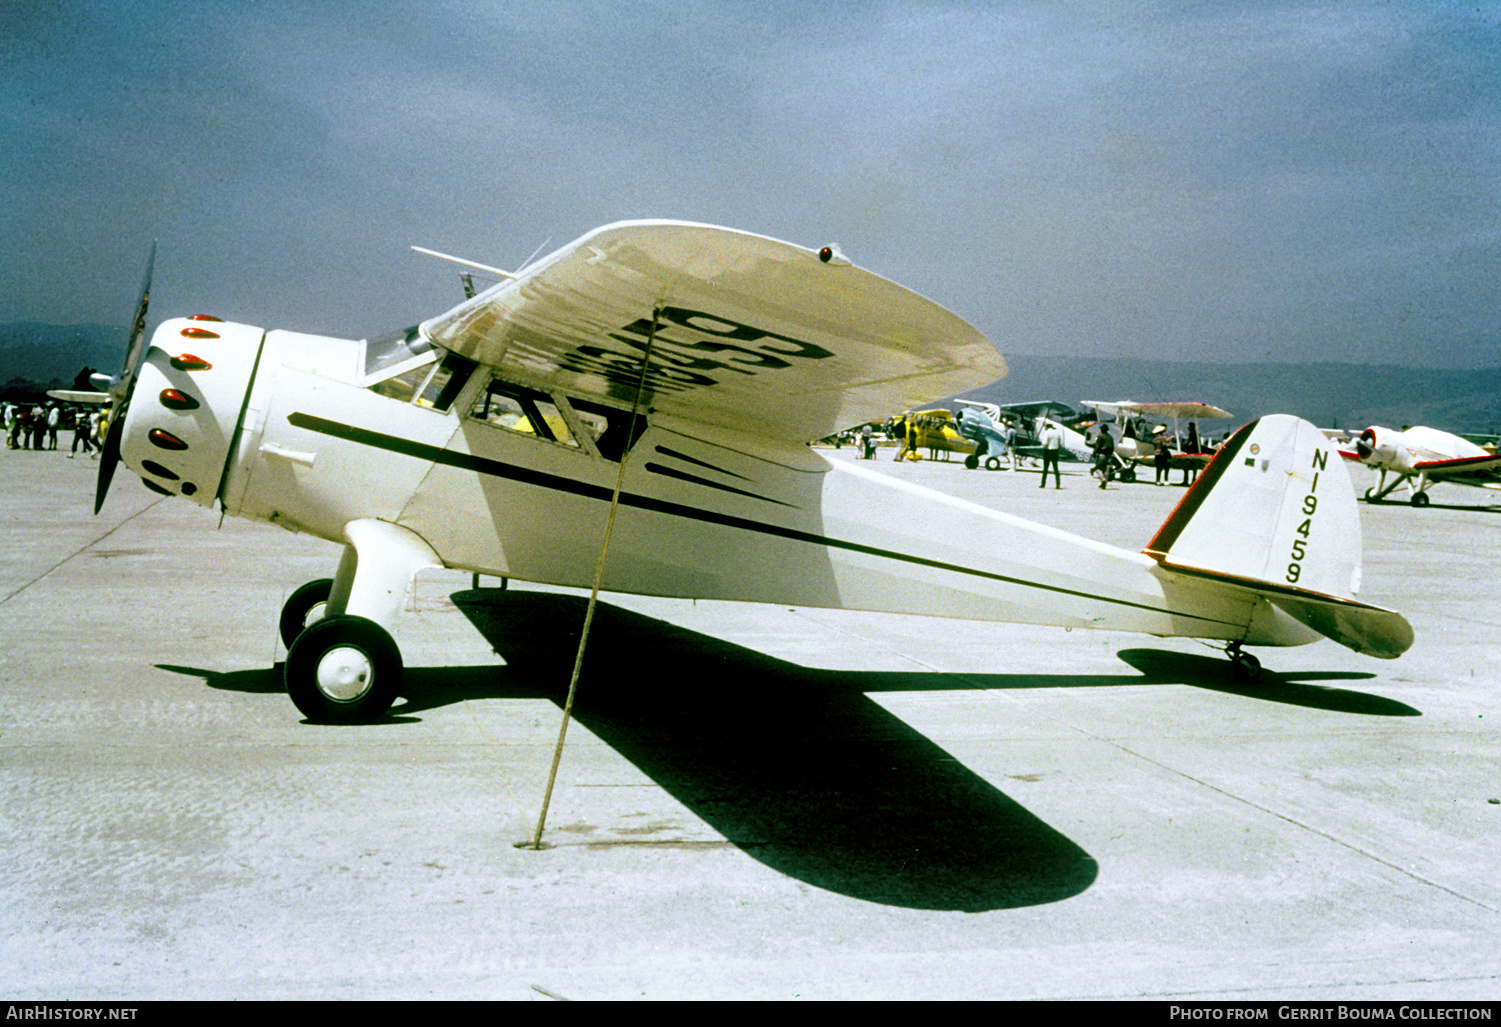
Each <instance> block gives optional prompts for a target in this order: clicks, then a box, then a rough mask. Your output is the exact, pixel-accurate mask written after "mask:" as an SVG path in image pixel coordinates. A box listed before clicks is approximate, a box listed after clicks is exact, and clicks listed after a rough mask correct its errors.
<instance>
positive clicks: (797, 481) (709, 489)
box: [122, 321, 1319, 645]
mask: <svg viewBox="0 0 1501 1027" xmlns="http://www.w3.org/2000/svg"><path fill="white" fill-rule="evenodd" d="M200 327H201V326H200V325H199V324H198V323H197V322H188V321H172V322H167V323H166V324H164V325H162V326H161V328H159V329H158V330H157V333H156V335H155V337H154V338H153V345H152V348H151V350H150V352H149V353H148V356H147V359H146V361H145V365H144V367H143V370H142V375H141V378H140V380H139V383H138V386H137V389H136V394H135V397H134V399H133V400H132V402H131V406H130V410H129V414H128V417H127V421H126V425H125V441H124V443H123V445H122V455H123V458H124V459H125V461H126V462H127V463H128V464H129V465H130V466H131V467H132V468H133V469H135V470H136V471H137V472H138V473H141V474H142V476H143V477H145V478H147V480H148V482H149V483H151V484H152V485H153V486H154V487H156V488H159V489H161V490H164V491H168V492H175V493H180V494H185V495H187V496H188V498H191V499H194V500H195V501H197V502H200V503H201V504H203V505H210V504H212V503H213V502H214V501H215V500H216V499H217V500H218V501H219V502H220V503H222V505H223V507H224V509H225V511H226V512H228V513H230V514H233V515H237V516H242V517H249V518H254V519H258V520H264V521H268V522H271V523H274V524H278V525H281V526H283V527H285V528H288V529H291V530H295V531H301V532H308V533H311V534H313V535H316V536H319V537H322V538H325V539H329V540H330V541H334V542H340V541H341V540H342V539H343V537H344V531H345V526H346V525H347V524H349V523H351V522H353V521H357V520H361V519H375V520H379V521H384V522H388V523H390V524H394V525H398V526H400V527H402V528H404V529H407V530H409V531H411V532H413V533H415V534H416V535H418V536H420V537H421V539H423V540H425V542H426V543H427V545H429V546H430V547H431V548H432V550H433V551H434V552H436V553H437V554H438V555H439V556H440V558H441V560H442V562H443V563H444V564H445V565H447V566H449V567H453V568H461V569H467V570H472V571H476V572H483V573H488V574H495V575H502V576H506V577H510V578H516V579H521V580H527V581H536V582H541V583H546V584H553V585H561V586H577V587H588V585H589V584H590V582H591V580H592V577H593V574H594V570H595V566H596V562H597V560H598V558H599V550H600V544H601V541H602V539H603V537H604V533H605V520H606V517H607V515H608V512H609V510H610V506H611V502H610V500H611V495H612V492H613V490H614V488H615V485H616V481H617V478H619V477H620V467H621V459H622V457H623V458H624V460H625V473H624V475H623V478H621V490H620V498H619V506H618V512H617V515H616V523H615V526H614V530H613V534H612V536H611V541H610V545H609V552H608V558H607V561H606V564H605V572H604V577H603V580H602V586H603V588H605V589H606V590H614V591H622V592H633V593H640V594H651V595H662V596H680V597H685V598H689V597H691V598H716V599H729V600H744V601H753V602H777V603H787V604H789V605H803V606H817V607H835V608H847V609H861V610H881V611H889V612H898V613H911V614H924V615H937V616H946V617H961V618H973V619H980V620H996V621H1008V622H1020V623H1036V624H1054V625H1063V626H1067V627H1089V628H1101V629H1111V630H1126V631H1136V632H1145V633H1148V634H1156V635H1186V636H1192V637H1200V638H1215V639H1226V640H1239V641H1244V642H1247V643H1251V644H1262V645H1294V644H1301V643H1304V642H1307V641H1311V640H1313V639H1314V638H1317V637H1319V636H1318V635H1317V634H1316V633H1314V632H1312V631H1311V630H1309V629H1308V628H1307V627H1305V626H1303V625H1302V624H1299V623H1297V622H1296V621H1294V620H1292V619H1291V618H1289V617H1288V616H1286V615H1285V614H1283V613H1281V612H1280V611H1279V610H1277V609H1276V608H1274V607H1272V606H1270V605H1268V604H1267V603H1265V602H1261V601H1260V600H1258V598H1257V597H1256V596H1255V595H1254V594H1251V593H1248V592H1246V591H1244V590H1240V589H1236V588H1232V587H1227V586H1221V585H1219V584H1217V583H1215V582H1209V581H1200V580H1192V579H1188V578H1184V577H1182V576H1179V575H1175V574H1172V573H1170V572H1168V571H1165V570H1164V569H1162V568H1161V567H1159V566H1158V564H1157V563H1156V562H1155V561H1154V560H1153V559H1151V558H1150V557H1148V556H1146V555H1144V554H1142V553H1137V552H1131V551H1127V550H1123V549H1119V548H1116V547H1113V546H1108V545H1105V544H1102V543H1098V542H1094V541H1091V540H1088V539H1084V538H1080V537H1078V536H1075V535H1071V534H1068V533H1066V532H1062V531H1058V530H1056V529H1053V528H1050V527H1046V526H1043V525H1039V524H1035V523H1032V522H1029V521H1026V520H1023V519H1021V518H1017V517H1013V516H1011V515H1008V514H1005V513H1003V512H1000V511H997V510H992V509H989V508H986V507H982V506H979V505H976V504H973V503H969V502H965V501H963V500H959V499H956V498H953V497H950V496H946V495H942V494H939V493H935V492H932V491H930V490H926V489H921V488H917V487H915V486H912V485H910V484H906V483H903V482H900V481H898V480H895V479H892V478H890V477H887V476H884V475H882V474H880V473H878V472H873V471H869V470H867V469H865V468H863V467H862V466H860V465H859V464H857V463H850V462H842V461H841V462H832V461H830V460H828V459H826V458H825V457H823V456H822V455H820V454H819V453H817V452H816V451H814V450H812V449H810V448H809V447H807V446H805V445H794V444H788V443H777V442H775V441H772V440H767V439H764V438H760V437H756V436H752V435H745V434H740V433H737V432H734V431H730V430H728V429H725V428H723V427H712V426H709V425H704V424H699V423H696V422H692V421H688V420H685V419H683V418H681V417H678V418H673V417H668V416H664V415H659V414H656V413H653V412H651V411H646V412H645V413H644V414H642V415H640V416H639V417H638V418H637V420H636V421H635V422H634V424H633V423H632V421H631V412H630V407H629V404H628V403H625V402H618V401H608V402H607V401H605V400H602V399H601V398H599V397H592V396H571V395H567V394H564V393H561V392H558V391H555V390H549V389H547V388H545V387H543V386H542V385H541V384H540V383H530V382H525V381H518V380H506V381H500V380H497V379H494V378H493V377H492V376H491V374H490V373H489V371H488V370H487V369H486V368H484V367H483V366H479V365H475V364H474V363H472V362H470V361H466V360H463V359H462V358H455V357H453V356H452V355H445V354H444V353H443V352H442V351H436V350H434V349H433V348H432V347H431V346H428V345H427V344H426V343H425V342H424V341H423V340H422V339H421V338H420V337H417V336H416V335H415V334H408V335H407V336H406V337H404V338H396V339H394V340H393V339H388V340H382V341H372V342H365V341H361V340H355V341H351V340H340V339H330V338H323V337H317V336H309V335H301V334H296V333H291V332H283V331H271V332H266V333H261V332H260V330H259V329H255V328H251V327H249V326H241V325H228V324H223V323H218V324H214V325H212V326H211V327H212V330H213V332H214V333H215V334H216V335H218V336H219V338H218V339H213V340H211V339H203V338H193V337H185V336H184V335H183V334H182V333H183V332H184V331H189V330H193V329H195V328H200ZM183 353H188V354H189V355H192V356H196V357H198V358H199V362H200V363H203V364H208V365H211V366H210V367H209V368H204V369H197V370H194V369H192V368H193V366H194V365H193V364H192V362H191V361H189V362H188V363H187V364H186V365H185V366H186V367H188V368H189V369H187V370H182V369H179V368H178V367H176V366H175V365H174V358H177V361H176V362H177V363H178V364H182V363H183V361H182V360H181V355H182V354H183ZM168 389H173V390H176V391H178V392H180V393H182V394H184V395H186V396H189V397H197V398H198V400H199V402H200V406H199V408H198V409H196V410H189V411H182V410H177V409H173V408H172V407H171V406H169V405H166V404H165V403H164V402H162V401H161V400H159V398H158V396H159V394H160V393H161V392H163V391H165V390H168ZM643 425H644V426H643ZM163 432H165V433H167V434H169V435H170V436H171V437H172V438H173V439H175V440H177V441H178V442H180V443H182V448H181V449H179V450H171V451H169V450H164V449H162V448H161V447H160V445H159V441H160V437H161V434H160V433H163ZM174 461H179V463H174ZM190 466H191V467H192V468H194V469H193V470H191V471H189V470H188V468H189V467H190ZM215 468H222V469H223V473H222V476H220V477H219V479H218V480H217V481H214V480H211V478H212V476H213V474H214V469H215ZM157 470H161V471H166V472H167V475H169V476H164V475H162V474H158V473H155V472H156V471H157ZM184 484H191V485H192V486H193V488H192V489H191V490H189V489H186V488H184V487H183V486H184ZM935 525H940V526H941V527H942V530H934V526H935Z"/></svg>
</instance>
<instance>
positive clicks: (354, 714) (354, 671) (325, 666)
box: [284, 614, 402, 724]
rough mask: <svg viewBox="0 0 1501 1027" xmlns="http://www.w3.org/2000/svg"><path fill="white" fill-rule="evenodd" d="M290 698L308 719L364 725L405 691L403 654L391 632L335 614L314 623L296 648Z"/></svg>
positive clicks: (289, 666)
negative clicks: (402, 680) (400, 692)
mask: <svg viewBox="0 0 1501 1027" xmlns="http://www.w3.org/2000/svg"><path fill="white" fill-rule="evenodd" d="M284 676H285V678H286V683H287V695H288V696H290V697H291V699H292V703H293V704H294V705H295V706H296V707H297V708H298V709H299V710H301V711H302V712H303V714H304V715H305V716H306V717H307V719H308V720H311V721H314V722H316V723H320V724H365V723H369V722H370V721H372V720H377V719H379V718H380V717H381V716H383V715H384V714H385V712H386V711H387V710H389V709H390V708H391V704H392V703H393V702H395V701H396V696H397V693H398V692H399V691H400V690H401V677H402V664H401V650H400V649H398V648H397V646H396V642H395V641H394V640H393V639H392V638H391V636H390V635H389V634H387V632H386V629H385V628H383V627H381V626H380V625H379V624H377V623H375V622H374V621H372V620H366V619H365V618H364V617H351V616H348V615H345V614H336V615H334V616H332V617H325V618H324V619H323V620H319V621H314V622H313V623H312V624H309V625H308V626H307V628H306V630H304V631H303V632H302V634H300V635H298V636H297V639H296V641H294V642H293V643H292V648H291V649H290V650H289V651H288V653H287V663H286V667H285V669H284Z"/></svg>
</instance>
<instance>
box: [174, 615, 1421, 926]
mask: <svg viewBox="0 0 1501 1027" xmlns="http://www.w3.org/2000/svg"><path fill="white" fill-rule="evenodd" d="M452 599H453V601H454V603H455V604H456V605H457V606H458V608H459V609H460V610H461V611H462V612H463V613H464V614H465V616H467V617H468V618H469V620H470V621H471V622H472V623H473V624H474V625H475V626H476V627H477V628H478V629H479V631H480V632H481V634H482V635H483V636H484V637H485V638H486V640H487V641H488V642H489V643H490V644H491V645H492V646H493V647H494V648H495V650H496V652H498V653H499V654H501V655H502V656H503V657H504V658H505V660H506V665H505V666H504V667H447V668H409V669H408V670H407V674H406V685H405V687H404V689H403V701H401V702H399V703H398V704H397V706H396V707H395V708H394V709H393V710H392V716H391V718H389V719H387V720H385V721H384V723H391V722H393V721H394V722H397V723H400V722H403V721H405V722H416V721H419V720H420V719H421V718H420V716H418V715H419V714H420V713H422V712H423V711H425V710H431V709H436V708H440V707H443V706H448V705H451V704H454V703H460V702H464V701H467V700H470V699H479V698H545V699H549V700H551V701H553V702H556V703H558V704H559V705H560V706H561V705H562V703H563V700H564V697H565V694H566V690H567V683H568V678H569V676H570V672H571V670H572V665H573V659H574V654H575V651H576V648H577V645H578V636H579V632H580V630H581V627H582V622H583V613H584V605H585V602H584V600H583V599H582V598H579V597H577V596H571V595H554V594H549V593H544V592H529V591H502V590H498V589H485V590H476V591H465V592H459V593H455V594H454V595H453V597H452ZM1119 655H1120V657H1121V659H1122V660H1124V661H1125V662H1126V663H1127V664H1129V665H1130V666H1131V667H1133V668H1134V669H1135V670H1136V671H1137V672H1138V674H1139V675H1140V676H1136V675H1116V674H1110V675H1099V674H1097V675H1069V674H938V673H886V672H845V671H837V670H818V669H811V668H806V667H801V666H798V665H796V664H793V663H789V662H787V661H784V660H779V659H776V658H774V657H771V656H767V655H765V654H763V653H758V652H755V651H754V650H750V649H746V648H744V647H742V646H738V645H735V644H733V643H730V642H725V641H723V640H721V639H717V638H713V637H711V636H708V635H704V634H701V633H698V632H694V631H690V630H687V629H684V628H680V627H677V626H675V625H673V624H670V623H668V622H665V621H660V620H655V619H652V618H649V617H645V616H642V615H639V614H635V613H632V612H630V611H627V610H623V609H620V608H619V607H614V606H610V605H608V604H601V605H600V606H599V607H598V609H597V610H596V614H595V620H594V625H593V628H592V631H591V636H590V640H589V649H588V652H587V654H586V659H585V663H584V670H583V674H582V677H581V681H580V689H579V695H578V698H577V699H576V701H575V705H574V716H575V717H576V718H577V719H578V721H579V722H580V723H581V724H583V725H584V726H586V727H587V728H588V729H589V730H590V731H591V732H593V733H594V734H595V735H596V736H597V737H599V738H600V739H601V740H602V741H604V742H605V743H606V744H608V745H610V746H611V747H612V748H613V749H614V750H615V751H617V752H618V753H619V754H620V755H621V756H623V757H624V758H625V759H627V760H629V761H630V762H631V763H633V764H635V765H636V766H637V767H638V768H639V769H640V770H641V771H642V772H643V773H645V774H646V775H647V776H648V777H650V778H651V779H652V780H653V781H655V782H656V783H657V784H658V785H660V786H661V787H662V788H663V789H664V790H666V791H667V792H668V793H669V794H671V795H672V796H673V797H674V798H676V799H677V800H678V801H680V802H682V803H683V804H684V805H685V806H686V807H687V808H688V809H689V810H690V811H691V812H692V813H693V814H694V815H695V816H697V817H699V818H700V819H701V820H703V821H704V822H706V823H707V824H709V825H710V826H711V827H713V828H714V829H715V830H716V831H718V832H719V833H720V834H722V835H723V836H724V837H725V838H727V839H729V840H730V841H731V843H733V844H735V845H736V846H738V847H739V848H741V849H742V850H743V851H745V852H746V853H747V854H748V855H750V856H752V857H753V858H755V859H757V860H759V861H760V862H761V863H763V864H765V865H766V866H768V867H771V868H772V869H774V870H777V871H778V872H780V873H784V874H787V875H788V876H790V877H792V878H794V879H795V880H800V881H804V882H806V883H808V884H811V885H814V886H817V887H819V888H823V889H826V890H828V891H832V892H835V893H838V894H843V895H849V896H851V897H855V898H860V899H865V900H868V901H872V902H878V903H883V904H887V905H894V906H902V907H908V908H919V909H954V910H965V911H972V912H979V911H984V910H994V909H1007V908H1017V907H1022V906H1031V905H1040V904H1044V903H1049V902H1057V901H1061V900H1063V899H1067V898H1070V897H1072V896H1074V895H1077V894H1079V893H1081V892H1083V891H1084V890H1085V889H1087V888H1088V887H1089V886H1090V885H1091V884H1092V883H1093V882H1094V880H1095V877H1096V876H1097V874H1098V866H1097V864H1096V862H1095V860H1094V859H1093V858H1092V857H1090V856H1089V854H1088V853H1086V852H1084V851H1083V850H1082V849H1080V848H1079V847H1078V846H1077V845H1075V844H1074V843H1073V842H1072V841H1070V840H1069V839H1068V838H1066V837H1064V836H1063V835H1062V834H1060V833H1059V832H1058V831H1056V830H1054V829H1053V828H1052V827H1050V826H1049V825H1047V824H1046V823H1044V822H1043V821H1041V820H1040V819H1038V818H1037V817H1036V816H1034V815H1033V814H1032V813H1030V812H1029V811H1027V810H1026V809H1025V808H1023V807H1022V806H1021V805H1020V804H1018V803H1017V802H1015V801H1014V800H1012V799H1011V798H1009V797H1008V796H1007V795H1005V794H1004V793H1003V792H1001V791H1000V790H998V789H996V788H995V787H994V786H993V785H991V784H990V783H989V782H988V781H986V780H985V779H983V778H981V777H979V776H978V775H976V774H974V773H973V772H972V771H970V770H968V769H967V768H966V767H964V766H963V765H962V764H961V763H959V762H958V761H957V760H955V759H954V758H953V757H952V756H950V755H949V754H948V753H947V752H945V751H944V750H943V749H941V748H939V747H938V746H937V745H935V744H934V743H933V742H932V741H930V740H929V739H928V738H926V737H925V736H923V735H922V734H921V733H919V732H918V731H916V730H914V729H913V728H912V727H910V726H909V725H907V724H906V723H904V722H903V721H901V720H900V719H899V718H897V717H895V716H893V715H892V714H891V713H889V712H887V711H886V710H885V709H884V708H883V707H881V706H880V705H879V704H878V703H876V702H875V701H874V700H872V699H871V698H870V697H869V696H868V695H867V693H872V692H884V691H892V692H895V691H937V690H953V689H1026V688H1088V687H1121V686H1129V685H1166V684H1172V685H1184V684H1186V685H1190V686H1193V687H1200V688H1208V689H1212V690H1215V691H1221V692H1227V693H1231V694H1236V695H1244V696H1247V697H1254V698H1258V699H1263V700H1269V701H1274V702H1284V703H1291V704H1294V705H1300V706H1306V707H1310V708H1315V709H1327V710H1335V711H1340V712H1349V713H1361V714H1367V715H1379V716H1415V715H1418V714H1417V711H1416V710H1413V709H1411V708H1410V707H1407V706H1403V705H1402V704H1401V703H1396V702H1393V701H1391V700H1386V699H1382V698H1379V697H1375V696H1370V695H1366V694H1363V693H1358V692H1350V691H1345V690H1343V689H1338V688H1328V687H1324V686H1321V685H1315V684H1309V683H1307V682H1309V681H1312V680H1330V679H1359V678H1368V677H1370V676H1371V675H1369V674H1349V673H1318V672H1315V673H1303V674H1281V675H1278V674H1273V673H1271V672H1265V673H1263V675H1262V679H1261V680H1260V681H1259V682H1257V683H1256V684H1254V685H1242V684H1235V683H1232V682H1231V681H1230V679H1229V676H1228V674H1227V671H1226V661H1225V660H1224V659H1222V658H1212V657H1207V656H1199V655H1193V654H1182V653H1174V652H1166V651H1160V650H1151V649H1130V650H1123V651H1122V652H1121V653H1120V654H1119ZM162 666H163V669H166V670H171V671H173V672H176V673H182V674H191V675H195V676H200V677H203V678H204V679H205V681H206V682H207V683H208V684H209V685H210V686H211V687H214V688H221V689H226V690H232V691H242V692H252V693H270V692H280V691H282V685H281V678H280V674H279V673H277V672H276V671H274V670H271V669H263V670H254V671H238V672H231V673H225V674H219V673H210V672H206V671H199V670H193V669H191V668H185V667H176V666H167V665H162Z"/></svg>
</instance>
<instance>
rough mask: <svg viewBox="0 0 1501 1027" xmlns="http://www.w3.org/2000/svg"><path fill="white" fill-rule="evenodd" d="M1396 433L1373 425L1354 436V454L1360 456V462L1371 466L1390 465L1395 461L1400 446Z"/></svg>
mask: <svg viewBox="0 0 1501 1027" xmlns="http://www.w3.org/2000/svg"><path fill="white" fill-rule="evenodd" d="M1397 434H1398V433H1397V432H1394V431H1392V430H1391V429H1389V428H1379V427H1376V426H1374V425H1373V426H1371V427H1370V428H1367V429H1366V430H1365V431H1363V432H1361V433H1360V434H1359V435H1358V436H1356V438H1355V455H1356V456H1358V457H1359V458H1360V462H1361V463H1363V464H1368V465H1370V466H1372V467H1384V466H1390V465H1391V464H1393V463H1394V462H1395V461H1396V459H1397V455H1398V453H1399V452H1400V451H1401V448H1402V447H1401V445H1400V444H1399V442H1398V440H1397V438H1396V436H1397Z"/></svg>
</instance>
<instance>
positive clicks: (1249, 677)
mask: <svg viewBox="0 0 1501 1027" xmlns="http://www.w3.org/2000/svg"><path fill="white" fill-rule="evenodd" d="M1230 668H1231V671H1232V673H1233V674H1234V675H1235V680H1237V681H1240V682H1242V683H1244V684H1248V685H1249V684H1251V683H1252V682H1254V681H1256V680H1258V679H1259V678H1260V677H1261V661H1260V660H1258V659H1257V658H1256V657H1254V656H1252V655H1251V654H1250V653H1236V654H1235V655H1234V656H1231V657H1230Z"/></svg>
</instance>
